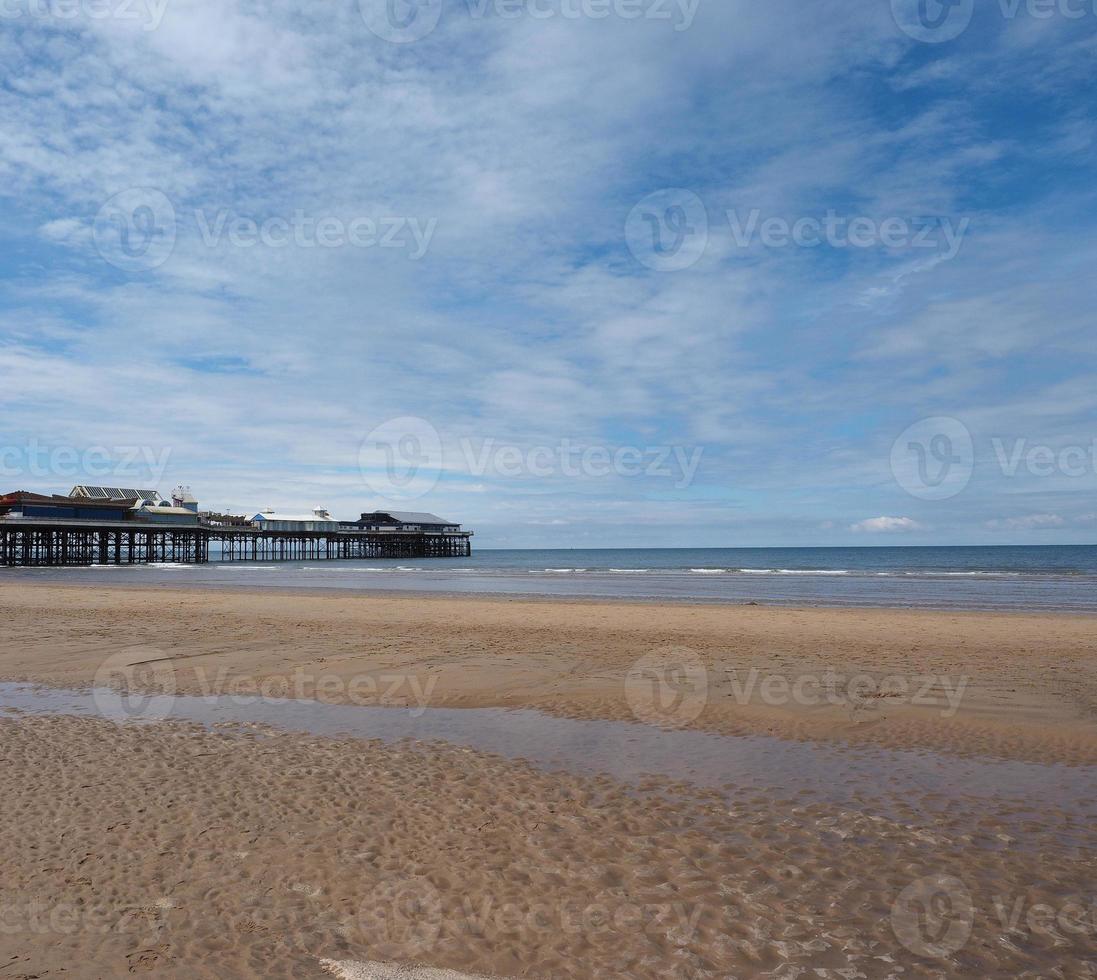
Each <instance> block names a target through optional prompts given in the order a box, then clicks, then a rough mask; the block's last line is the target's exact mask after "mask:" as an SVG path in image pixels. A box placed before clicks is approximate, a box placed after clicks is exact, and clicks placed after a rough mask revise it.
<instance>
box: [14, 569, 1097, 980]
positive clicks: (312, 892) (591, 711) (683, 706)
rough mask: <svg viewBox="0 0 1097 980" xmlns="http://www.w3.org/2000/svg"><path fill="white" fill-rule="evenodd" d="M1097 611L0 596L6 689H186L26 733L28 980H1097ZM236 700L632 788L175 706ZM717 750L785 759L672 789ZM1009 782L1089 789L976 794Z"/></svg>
mask: <svg viewBox="0 0 1097 980" xmlns="http://www.w3.org/2000/svg"><path fill="white" fill-rule="evenodd" d="M1092 622H1093V620H1092V619H1087V618H1084V617H1067V616H1025V615H1013V616H1004V615H988V614H942V613H923V612H919V613H913V612H890V611H880V610H873V611H864V612H862V611H850V610H841V611H838V610H835V611H830V610H802V611H801V610H784V609H782V610H773V609H766V608H758V607H749V608H747V607H742V608H713V607H679V606H675V607H660V606H656V605H639V604H628V605H624V604H621V605H613V604H604V603H556V602H518V601H481V600H467V599H461V600H442V599H431V600H424V599H410V598H383V599H382V598H374V597H370V598H365V597H359V596H346V595H341V596H338V597H331V596H314V595H307V596H292V597H287V596H286V595H271V594H269V593H267V594H255V593H223V592H216V593H213V592H205V593H204V592H196V591H189V590H182V589H179V590H176V589H171V590H144V591H142V590H133V589H124V590H123V589H111V588H97V589H95V590H92V591H86V590H75V589H70V588H60V587H55V586H49V587H45V586H43V587H22V586H19V587H15V588H5V589H4V590H3V592H2V593H0V624H2V625H0V680H9V681H14V680H18V681H35V682H38V683H45V684H49V685H53V686H61V687H82V686H85V685H91V684H93V683H97V682H104V681H105V682H107V683H111V684H114V685H115V686H124V685H129V686H130V688H131V690H133V689H137V688H140V689H141V690H143V691H149V692H153V693H154V694H157V695H158V696H159V700H158V699H157V698H156V697H153V698H151V699H150V698H143V697H136V696H134V697H132V698H125V697H121V696H120V695H119V696H118V698H117V700H115V701H112V700H111V699H110V696H109V695H102V694H101V695H100V701H98V702H96V704H97V705H98V707H99V714H98V715H96V714H94V713H93V714H89V715H85V716H72V715H49V714H33V713H20V712H18V711H8V712H6V713H4V714H2V715H0V773H2V775H3V786H4V790H5V796H4V803H3V807H2V809H0V866H2V867H3V869H4V875H3V878H2V880H0V978H4V980H7V978H9V977H17V978H28V980H29V978H31V977H55V976H56V977H62V976H63V977H66V978H74V977H75V978H83V977H89V978H90V977H116V976H128V975H130V974H132V973H141V972H148V973H151V974H152V975H154V976H168V977H211V978H212V977H218V978H231V977H304V978H315V980H320V978H324V977H327V978H330V977H332V976H346V977H359V976H360V977H388V976H392V977H397V976H410V977H415V976H416V975H417V974H416V973H415V972H414V971H415V970H416V969H418V968H435V969H437V970H451V971H457V972H458V973H462V974H469V975H476V976H497V977H519V976H521V977H546V978H547V977H576V978H578V977H641V978H643V977H656V976H674V977H683V978H685V977H690V978H693V977H754V976H771V977H781V978H784V977H790V978H791V977H798V976H805V977H806V976H812V977H846V978H855V977H861V976H863V977H868V978H875V977H896V978H904V980H905V978H908V977H937V976H949V977H961V976H1003V977H1005V976H1033V977H1036V976H1046V977H1071V978H1073V977H1087V976H1089V977H1093V976H1097V904H1095V898H1097V896H1095V895H1094V891H1093V889H1094V885H1093V882H1094V880H1095V879H1097V874H1095V871H1097V864H1095V861H1094V854H1095V848H1097V820H1095V819H1094V818H1095V816H1097V815H1095V814H1093V813H1090V812H1087V811H1086V809H1085V806H1086V803H1087V800H1091V799H1092V795H1089V796H1087V793H1086V792H1085V785H1086V784H1087V783H1089V784H1092V782H1093V780H1094V776H1093V770H1092V769H1091V768H1090V766H1091V765H1092V764H1093V762H1094V761H1095V759H1097V753H1095V750H1094V745H1095V736H1094V730H1093V725H1094V722H1093V706H1094V704H1095V703H1097V700H1095V698H1094V696H1093V695H1094V684H1095V683H1097V682H1095V673H1097V671H1095V667H1097V655H1095V654H1094V653H1093V652H1092V642H1091V636H1092V626H1091V624H1092ZM752 670H755V671H758V672H760V673H759V675H758V676H757V677H756V678H755V683H754V684H753V685H751V684H750V682H749V678H750V676H751V675H750V673H749V672H750V671H752ZM828 670H829V671H831V672H832V673H835V674H838V675H840V676H841V678H842V680H841V682H839V683H834V684H830V685H824V688H825V691H826V694H825V696H823V697H822V698H821V700H822V703H815V702H817V701H819V700H820V699H819V698H818V697H817V694H818V691H817V689H816V688H815V687H813V686H812V684H810V683H809V684H804V683H801V684H800V685H799V686H797V683H796V682H797V681H798V680H799V681H803V680H804V679H805V678H813V677H817V676H818V675H821V674H822V673H823V672H825V671H828ZM729 672H731V673H729ZM858 675H865V676H864V677H861V678H860V679H859V680H857V683H852V680H853V679H854V678H857V676H858ZM866 677H867V678H868V680H866V679H865V678H866ZM412 678H414V679H415V683H414V684H413V683H412ZM777 678H783V679H784V683H783V684H782V683H781V682H780V681H778V680H776V679H777ZM897 678H905V679H906V680H907V681H908V682H909V683H908V687H907V690H906V693H899V689H900V685H898V683H897V680H896V679H897ZM926 678H929V679H932V680H933V681H934V683H933V684H931V685H930V686H929V687H926V688H923V686H922V684H923V682H924V680H925V679H926ZM963 678H967V683H966V684H964V685H962V686H961V685H960V683H959V681H960V680H961V679H963ZM432 680H433V683H432ZM767 681H768V685H767V686H764V687H763V685H765V684H766V682H767ZM915 681H916V682H917V683H915ZM885 682H887V683H885ZM264 683H266V684H267V687H266V688H264ZM748 688H749V690H748ZM211 690H213V691H216V693H218V694H220V695H221V696H222V697H227V698H230V699H231V698H233V697H237V698H241V697H245V698H246V697H247V696H254V694H255V693H256V692H257V691H258V692H261V693H265V694H277V695H280V696H284V695H286V694H289V695H290V696H297V695H303V696H305V697H310V696H316V695H321V700H323V701H327V702H335V703H342V704H350V705H355V706H359V707H358V708H357V710H360V711H367V710H368V709H366V708H364V707H361V706H364V705H371V704H372V705H377V704H389V705H396V704H401V705H405V706H406V707H408V708H409V709H410V710H409V711H408V712H407V713H408V716H409V717H413V716H416V717H419V718H423V719H432V723H435V722H436V721H437V719H438V718H439V717H440V716H439V715H436V714H433V713H432V712H434V711H435V710H436V709H439V708H442V709H447V708H476V709H486V708H487V709H490V708H499V707H503V708H516V709H523V711H530V710H535V711H537V712H542V713H546V714H547V715H548V716H550V720H551V718H552V717H555V718H561V719H568V718H573V719H584V720H588V721H589V720H590V719H606V720H609V721H624V722H627V723H628V725H627V726H625V727H624V728H620V729H613V731H615V732H617V733H618V735H619V737H620V741H619V742H618V743H610V745H611V748H610V749H609V751H610V752H611V754H615V755H616V754H619V755H621V756H625V755H628V753H629V752H630V751H631V752H632V753H633V755H634V756H635V757H637V758H639V759H640V760H641V763H640V765H639V766H633V765H632V761H634V760H633V759H632V757H631V756H630V764H629V767H628V768H627V769H622V768H620V767H618V768H616V769H615V768H614V766H613V763H614V759H610V760H609V761H608V762H603V761H600V757H599V756H598V755H597V752H596V751H595V750H596V749H599V748H601V749H602V750H603V751H606V746H605V745H604V744H601V745H600V744H599V738H600V737H601V736H599V737H598V738H594V740H593V741H592V739H591V737H589V736H588V735H586V734H584V735H583V738H582V739H580V740H579V741H576V742H575V743H574V744H570V745H568V746H567V749H568V752H569V753H570V754H571V756H575V755H577V754H578V753H580V752H581V751H582V747H583V745H584V744H586V745H589V746H591V750H590V752H589V753H588V755H589V760H588V761H589V767H588V769H587V770H584V769H582V767H580V766H578V765H573V764H572V763H566V764H565V762H564V761H560V762H559V763H558V764H553V763H552V762H550V761H549V760H548V759H547V758H541V756H540V754H539V752H538V751H537V750H535V748H528V749H527V748H523V746H522V745H521V744H520V743H517V744H515V745H508V744H506V743H503V744H500V745H496V747H495V750H492V748H491V745H490V744H487V743H483V742H475V743H473V742H469V743H468V744H461V743H459V742H458V741H457V740H456V738H457V737H456V736H455V735H453V736H451V738H452V740H451V741H439V740H437V734H435V737H434V738H433V739H432V740H430V741H423V740H412V739H403V740H402V739H401V737H400V736H401V732H400V730H392V731H386V733H385V737H383V738H381V737H369V736H368V733H358V736H357V737H351V736H349V735H348V736H343V737H339V736H337V735H336V734H335V732H334V730H332V731H324V732H323V733H317V732H315V731H311V732H304V731H282V730H280V729H278V727H277V726H276V725H274V726H272V725H271V724H268V723H266V722H263V723H259V722H254V723H246V724H241V723H240V721H239V719H237V720H234V721H233V720H228V721H224V722H218V720H217V719H216V718H211V719H206V724H203V725H197V724H195V723H193V722H192V721H188V720H186V719H185V718H183V717H179V716H177V715H176V716H173V715H172V713H171V710H170V705H171V704H172V703H174V702H173V698H174V695H177V694H179V693H183V692H190V693H197V694H206V693H210V691H211ZM794 692H798V693H794ZM957 692H960V696H959V697H958V698H957V697H955V694H956V693H957ZM923 693H924V695H925V696H924V697H919V696H918V695H921V694H923ZM832 695H833V697H832ZM260 703H263V702H262V701H261V702H260ZM165 705H166V706H169V710H167V711H164V712H163V713H162V714H161V713H160V712H161V710H162V708H163V707H164V706H165ZM348 710H354V709H353V708H351V709H348ZM511 717H512V723H514V721H513V720H517V721H518V722H521V723H522V724H523V725H524V727H525V728H526V729H528V727H529V725H531V724H533V722H532V721H530V720H529V719H530V718H532V717H533V716H531V715H526V714H522V713H515V714H514V715H513V716H511ZM588 721H584V722H582V723H583V724H586V723H588ZM560 724H561V725H563V726H564V727H553V725H552V724H551V723H545V727H544V728H543V729H539V730H538V733H539V735H540V736H542V737H543V740H544V741H546V742H553V740H556V741H557V742H559V744H560V745H563V744H564V743H563V741H562V736H561V732H563V731H566V730H568V729H567V728H566V723H564V722H561V723H560ZM661 729H663V730H666V734H665V735H660V734H659V731H660V730H661ZM571 730H573V731H576V730H579V729H571ZM607 730H608V729H604V728H603V729H594V730H593V731H594V732H595V734H596V735H597V733H598V732H602V733H604V732H605V731H607ZM641 730H642V731H643V732H645V733H650V735H648V734H645V735H643V736H640V735H639V734H636V733H637V732H639V731H641ZM412 731H413V732H414V731H416V729H414V728H413V729H412ZM420 731H421V732H422V733H423V734H427V733H428V732H429V731H431V730H430V729H428V728H426V727H424V728H422V729H420ZM706 731H707V732H717V733H723V734H724V735H726V736H731V737H732V740H731V741H729V742H728V746H729V747H734V746H736V745H740V744H746V742H743V743H740V742H736V741H735V739H742V740H747V741H749V740H750V739H754V740H756V742H754V743H750V744H761V740H762V739H763V738H765V739H770V740H771V742H772V744H773V745H775V746H776V745H778V743H780V742H782V741H784V742H792V743H795V745H793V748H792V750H791V753H792V754H790V755H789V756H788V758H790V759H792V760H793V763H792V764H785V765H784V766H783V768H781V767H777V766H773V765H772V762H771V760H772V758H773V757H772V756H764V755H763V756H760V757H758V761H757V762H756V763H754V762H752V763H751V766H748V767H747V768H744V769H736V768H734V766H732V767H731V768H729V769H727V770H726V771H725V772H724V778H722V779H720V780H705V779H702V778H700V777H699V775H698V772H697V771H695V769H696V768H697V767H694V766H693V763H694V762H698V767H699V768H705V767H709V768H708V769H706V771H710V770H711V765H713V764H715V763H709V762H705V763H704V766H701V765H700V762H699V761H698V760H699V759H700V754H699V753H698V752H697V751H696V750H695V749H693V748H691V749H689V750H688V751H683V753H682V754H683V755H688V756H692V757H693V758H682V764H681V769H680V772H679V771H678V770H676V769H675V767H674V766H673V765H667V763H666V760H667V759H670V760H671V762H673V759H674V755H675V752H677V751H678V749H677V748H676V747H677V746H679V745H686V744H696V743H686V742H677V741H672V740H673V739H675V738H687V737H688V738H694V737H701V738H703V737H705V736H703V734H702V733H703V732H706ZM648 738H653V739H656V740H659V739H666V740H667V741H665V742H664V743H659V742H658V741H654V742H648V741H646V739H648ZM630 742H632V743H634V744H633V745H632V749H631V750H626V748H621V750H620V752H619V753H618V751H617V749H616V748H615V747H614V746H616V745H618V744H619V745H621V746H627V745H629V744H630ZM660 744H663V745H664V746H665V747H669V752H664V753H663V754H662V755H661V756H659V759H660V761H659V762H658V764H656V756H657V749H658V748H659V745H660ZM765 744H767V745H768V744H771V743H769V742H767V743H765ZM545 751H548V750H547V749H546V750H545ZM729 751H730V748H729ZM888 752H894V753H899V755H895V756H894V759H896V760H899V759H900V758H901V759H902V760H906V761H902V762H901V763H900V762H899V761H896V762H895V764H894V766H893V768H894V769H895V771H894V772H892V773H890V774H889V773H888V772H887V771H886V769H885V768H883V767H882V766H883V764H882V763H881V762H880V761H879V760H880V759H884V760H887V759H888V758H892V757H889V756H887V754H886V753H888ZM797 753H807V754H806V755H799V754H797ZM719 756H720V753H719V752H717V753H716V754H715V756H714V758H717V759H718V758H719ZM523 757H525V758H523ZM645 757H647V758H648V759H650V760H651V761H650V764H649V767H648V768H649V769H653V770H654V769H658V770H659V774H657V775H644V774H643V773H644V766H643V762H642V760H643V759H644V758H645ZM747 758H748V759H752V758H753V757H749V756H748V757H747ZM870 758H871V759H872V760H874V761H873V762H872V764H871V765H869V764H868V763H867V762H866V760H868V759H870ZM527 760H532V761H527ZM767 760H770V761H767ZM1022 764H1023V765H1022ZM1018 765H1022V769H1023V771H1024V772H1025V773H1030V772H1031V773H1037V774H1043V775H1050V774H1054V775H1055V777H1056V778H1057V779H1059V780H1065V782H1061V783H1060V784H1058V785H1060V786H1062V787H1065V789H1062V790H1061V791H1056V790H1055V789H1054V785H1056V784H1047V785H1043V784H1041V785H1040V786H1039V787H1038V788H1035V789H1033V791H1032V792H1029V791H1028V790H1027V789H1026V786H1025V785H1020V786H1014V787H1012V788H1011V787H1010V786H1009V785H1008V781H1007V780H1006V779H1005V777H1002V778H1001V779H999V780H998V782H997V783H995V781H994V779H992V780H991V782H990V783H989V784H986V785H984V783H982V782H980V781H979V780H980V779H982V778H983V776H984V775H985V774H986V773H988V772H990V773H995V772H1003V773H1004V772H1006V771H1009V772H1013V771H1014V769H1015V768H1016V766H1018ZM901 766H905V767H907V768H908V769H909V772H908V771H906V770H905V769H904V770H903V771H899V770H900V768H901ZM919 766H922V767H923V768H919ZM994 766H999V767H1006V768H1003V769H994V768H993V767H994ZM766 767H771V768H773V769H774V771H775V772H776V771H777V769H778V768H780V772H779V773H778V774H779V775H780V777H781V778H780V779H776V778H774V779H771V780H770V781H769V782H768V783H764V784H763V783H760V782H758V780H757V779H755V778H754V777H755V776H756V772H755V770H758V769H764V768H766ZM925 767H932V768H925ZM964 767H967V768H964ZM1010 767H1014V768H1010ZM1069 767H1074V768H1069ZM600 769H602V770H608V771H609V774H601V773H600V772H599V770H600ZM798 771H802V773H803V778H799V779H798V778H797V772H798ZM1017 771H1021V770H1017ZM931 772H936V773H938V774H939V775H942V776H943V777H946V778H944V779H943V780H942V779H937V780H933V779H929V778H927V773H931ZM828 773H833V774H834V780H833V781H834V782H835V783H840V782H842V781H843V780H844V781H846V782H847V783H848V785H849V787H850V790H849V792H847V793H845V794H844V795H843V796H841V797H838V796H835V795H834V793H833V792H828V782H830V780H829V779H828ZM967 773H971V774H972V775H971V776H970V778H969V777H968V776H967V775H966V774H967ZM771 775H772V774H771ZM1075 776H1076V779H1077V782H1075V781H1073V780H1074V777H1075ZM820 777H821V778H820ZM1026 778H1027V777H1026ZM1034 785H1035V784H1034ZM1048 786H1051V787H1052V788H1050V789H1049V788H1048ZM1068 796H1069V797H1070V799H1067V797H1068ZM1079 807H1081V809H1079ZM443 975H445V974H443ZM428 977H430V974H424V975H422V980H427V978H428Z"/></svg>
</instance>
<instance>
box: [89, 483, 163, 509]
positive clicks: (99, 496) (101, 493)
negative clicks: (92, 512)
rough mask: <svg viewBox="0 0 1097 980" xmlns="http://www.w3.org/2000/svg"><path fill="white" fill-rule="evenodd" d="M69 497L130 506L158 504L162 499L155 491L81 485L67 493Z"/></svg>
mask: <svg viewBox="0 0 1097 980" xmlns="http://www.w3.org/2000/svg"><path fill="white" fill-rule="evenodd" d="M69 496H70V497H80V498H83V499H87V500H105V501H128V502H129V503H130V504H133V503H134V502H135V501H138V500H139V501H142V502H144V503H150V504H159V503H161V502H162V501H163V499H164V498H163V497H161V496H160V493H159V491H157V490H127V489H126V488H124V487H88V486H83V485H80V486H75V487H73V488H72V490H71V491H70V492H69Z"/></svg>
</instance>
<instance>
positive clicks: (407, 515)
mask: <svg viewBox="0 0 1097 980" xmlns="http://www.w3.org/2000/svg"><path fill="white" fill-rule="evenodd" d="M342 525H343V527H347V528H392V529H394V530H395V529H400V530H408V531H412V530H415V531H441V530H443V529H445V530H449V531H458V530H460V528H461V525H460V524H456V523H454V522H453V521H447V520H446V519H445V518H443V517H439V516H438V515H437V514H429V513H427V512H426V511H415V510H374V511H369V512H367V513H365V514H363V515H362V516H361V517H360V518H359V519H358V520H357V521H343V522H342Z"/></svg>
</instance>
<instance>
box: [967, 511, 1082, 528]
mask: <svg viewBox="0 0 1097 980" xmlns="http://www.w3.org/2000/svg"><path fill="white" fill-rule="evenodd" d="M1079 520H1080V521H1084V518H1079ZM1066 524H1067V522H1066V520H1065V519H1064V518H1062V517H1060V516H1059V515H1058V514H1026V515H1025V516H1023V517H1004V518H996V519H995V520H992V521H987V525H986V526H987V527H988V528H990V529H991V530H994V531H998V530H1007V531H1038V530H1042V529H1045V528H1052V527H1065V526H1066Z"/></svg>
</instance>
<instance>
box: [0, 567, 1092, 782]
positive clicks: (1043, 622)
mask: <svg viewBox="0 0 1097 980" xmlns="http://www.w3.org/2000/svg"><path fill="white" fill-rule="evenodd" d="M0 619H2V623H3V629H2V631H0V679H2V680H29V681H41V682H43V683H47V684H53V685H56V686H62V687H64V686H73V685H77V684H90V683H93V682H94V681H95V680H96V678H97V676H98V677H99V679H100V680H103V679H106V680H107V681H108V682H113V680H114V679H116V674H117V671H119V670H124V669H125V668H126V666H127V665H128V664H129V663H132V662H141V661H145V662H151V661H158V660H166V661H168V664H167V666H166V667H158V668H156V669H155V670H153V673H154V674H155V675H156V676H154V677H153V681H154V682H156V681H159V682H161V683H162V682H164V680H165V678H164V676H163V675H164V674H165V673H170V683H171V684H172V686H173V690H175V691H177V692H179V693H192V694H206V693H234V692H239V693H243V694H247V693H255V692H258V691H265V692H267V693H271V694H288V695H289V696H291V697H293V696H304V697H318V698H319V699H321V700H325V701H329V702H344V703H346V702H349V703H359V704H394V705H405V704H407V705H416V704H420V705H427V704H429V705H431V706H434V707H458V708H468V707H477V708H480V707H507V708H514V707H521V708H536V709H538V710H541V711H545V712H548V713H551V714H559V715H564V716H568V717H583V718H611V719H627V720H635V719H637V718H639V719H640V720H644V721H650V722H654V723H659V724H668V725H671V726H674V727H689V728H698V729H707V730H710V731H717V732H725V733H739V734H752V733H758V732H765V733H768V734H773V735H778V736H781V737H785V738H807V739H811V740H828V741H834V740H836V741H840V742H843V743H847V742H854V743H872V744H880V745H888V746H892V747H900V748H920V747H924V748H932V749H935V750H939V751H947V752H953V753H970V752H975V753H982V754H995V755H1000V756H1002V757H1004V758H1025V759H1032V760H1034V761H1056V762H1097V644H1095V643H1094V631H1095V627H1097V619H1094V618H1093V617H1092V616H1069V615H1054V614H1031V615H1029V614H1022V613H1017V614H1002V613H975V612H950V613H943V612H929V611H921V610H919V611H913V610H879V609H871V610H846V609H842V610H835V609H785V608H766V607H757V606H688V605H682V604H673V605H671V604H666V605H658V604H641V603H604V602H557V601H529V600H507V599H491V600H486V599H469V598H456V599H439V598H429V597H379V596H376V595H371V596H363V595H346V594H345V593H344V594H339V595H316V594H313V593H294V594H287V593H276V594H272V593H271V592H269V591H253V592H237V591H224V590H216V591H214V590H191V589H185V588H172V589H143V590H142V589H134V588H121V587H119V588H114V587H110V588H96V589H87V588H79V587H60V586H37V585H34V586H31V585H28V586H5V588H3V589H0ZM149 669H151V668H149ZM653 679H654V680H655V682H656V683H658V684H659V686H660V687H664V686H665V688H666V690H659V691H656V692H654V693H655V694H664V695H665V696H666V697H665V699H664V700H665V703H666V705H667V706H668V710H667V711H665V712H661V711H660V710H659V708H660V705H659V704H658V703H650V699H651V695H652V691H651V690H650V687H649V685H650V683H651V682H652V680H653ZM664 679H665V680H666V681H667V684H666V685H664V684H663V680H664ZM676 680H681V681H683V682H684V683H685V684H686V685H687V686H689V687H690V689H691V696H690V697H689V698H688V699H686V701H685V702H684V703H676V701H678V700H680V699H677V698H676V697H675V696H674V695H675V691H674V690H673V685H674V683H675V682H676ZM134 681H135V682H136V678H134ZM645 698H648V700H649V703H648V704H647V705H645V704H644V699H645Z"/></svg>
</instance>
